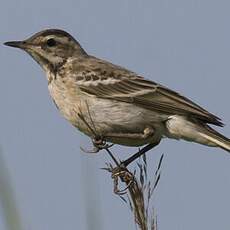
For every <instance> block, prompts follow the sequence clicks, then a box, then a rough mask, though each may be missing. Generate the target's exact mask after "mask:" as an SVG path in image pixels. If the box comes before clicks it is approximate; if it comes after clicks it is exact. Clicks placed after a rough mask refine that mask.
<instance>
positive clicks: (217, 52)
mask: <svg viewBox="0 0 230 230" xmlns="http://www.w3.org/2000/svg"><path fill="white" fill-rule="evenodd" d="M229 12H230V2H229V1H227V0H215V1H214V0H151V1H150V0H149V1H141V0H139V1H138V0H116V1H108V0H101V1H99V0H98V1H93V0H92V1H89V0H72V1H71V0H66V1H47V0H39V1H31V0H1V8H0V28H1V34H0V41H1V43H2V42H4V41H7V40H16V39H24V38H26V37H28V36H29V35H32V34H33V33H34V32H37V31H39V30H42V29H44V28H51V27H55V28H62V29H65V30H67V31H69V32H70V33H71V34H72V35H73V36H74V37H76V39H77V40H79V42H80V43H81V44H82V46H83V47H84V48H85V49H86V50H87V51H88V52H89V53H90V54H93V55H95V56H98V57H101V58H104V59H107V60H110V61H112V62H114V63H116V64H119V65H122V66H125V67H127V68H129V69H131V70H133V71H136V72H138V73H140V74H142V75H143V76H145V77H146V78H149V79H152V80H154V81H157V82H160V83H162V84H164V85H166V86H168V87H170V88H172V89H175V90H177V91H179V92H180V93H182V94H184V95H186V96H188V97H190V98H191V99H193V100H194V101H195V102H198V103H199V104H200V105H202V106H204V107H205V108H207V109H208V110H209V111H211V112H213V113H215V114H216V115H218V116H220V117H222V118H223V120H224V122H225V123H226V124H227V125H226V126H225V128H224V129H222V130H221V131H222V133H224V134H225V135H227V136H230V106H229V97H230V92H229V86H230V65H229V62H230V29H229V22H230V14H229ZM0 60H1V82H0V105H1V119H0V145H1V146H2V148H3V151H4V156H5V160H6V163H7V166H8V168H9V172H10V175H11V178H12V186H13V188H14V190H15V195H16V199H17V202H18V206H19V210H20V212H21V215H22V220H23V223H24V227H25V229H26V230H27V229H28V230H30V229H33V230H41V229H42V230H51V229H55V230H63V229H68V230H75V229H81V230H85V229H96V230H97V229H110V230H115V229H128V230H129V229H130V230H132V229H135V227H134V224H133V219H132V216H131V214H130V211H129V210H128V208H126V207H125V205H124V203H123V202H121V201H120V200H119V198H117V197H116V196H115V195H113V194H112V181H111V179H110V177H109V175H108V174H106V173H105V172H104V171H102V170H99V168H100V167H104V162H105V161H107V160H108V157H107V156H106V155H105V154H104V153H100V154H98V155H95V156H90V155H87V154H84V153H82V152H81V151H80V149H79V146H80V145H82V146H86V147H87V146H88V147H89V146H90V144H89V139H88V138H87V137H85V136H83V135H82V134H80V133H79V132H78V131H77V130H75V129H74V128H73V127H71V125H69V124H68V123H67V122H66V121H65V120H64V119H63V118H62V117H61V116H60V115H59V113H58V111H57V110H56V108H55V106H54V105H53V103H52V101H51V99H50V97H49V95H48V91H47V82H46V79H45V77H44V73H43V72H42V70H41V69H40V67H39V66H38V65H37V64H36V63H35V62H34V61H33V60H32V59H31V58H30V57H29V56H28V55H26V54H25V53H23V52H19V50H14V49H10V48H7V47H4V46H3V45H1V46H0ZM135 150H136V149H134V148H133V149H131V148H130V149H127V148H119V149H118V150H117V151H118V152H120V153H122V152H124V151H125V152H126V153H128V152H134V151H135ZM161 153H165V159H164V162H163V165H162V166H163V167H162V172H163V174H162V178H161V181H160V184H159V187H158V189H157V193H156V197H155V207H156V211H157V215H158V223H159V230H168V229H173V230H174V229H175V230H185V229H186V230H193V229H196V230H204V229H209V230H216V229H221V230H228V229H229V228H230V218H229V217H230V199H229V196H230V155H228V154H227V153H226V152H224V151H223V150H221V149H213V148H207V147H204V146H201V145H197V144H192V143H186V142H182V141H181V142H178V141H173V140H163V141H162V143H161V145H160V146H159V147H157V148H156V149H155V150H154V151H151V152H150V153H149V154H148V155H149V158H148V160H149V164H150V165H151V166H150V167H152V170H153V171H154V169H155V167H156V164H157V161H158V160H159V157H160V155H161ZM127 156H128V155H127V154H120V157H122V158H125V157H127ZM86 181H88V182H90V181H91V182H90V183H86ZM0 213H2V212H0ZM2 221H3V218H1V221H0V228H1V230H2V229H3V230H5V229H4V227H3V222H2Z"/></svg>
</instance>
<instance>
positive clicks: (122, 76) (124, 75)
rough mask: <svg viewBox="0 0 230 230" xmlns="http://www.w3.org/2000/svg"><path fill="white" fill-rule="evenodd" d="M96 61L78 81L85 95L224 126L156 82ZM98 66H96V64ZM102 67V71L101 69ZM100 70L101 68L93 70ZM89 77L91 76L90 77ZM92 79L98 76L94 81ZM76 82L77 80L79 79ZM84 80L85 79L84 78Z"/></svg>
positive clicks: (199, 108)
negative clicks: (91, 76) (92, 76)
mask: <svg viewBox="0 0 230 230" xmlns="http://www.w3.org/2000/svg"><path fill="white" fill-rule="evenodd" d="M97 60H99V59H95V58H94V59H93V61H91V62H93V64H92V65H91V67H90V65H87V67H85V68H87V73H84V72H82V73H81V76H83V79H85V80H81V81H77V83H76V84H77V87H79V88H80V90H81V91H82V92H83V93H86V94H90V95H93V96H95V97H99V98H105V99H112V100H117V101H123V102H127V103H133V104H135V105H137V106H140V107H143V108H146V109H148V110H152V111H158V112H161V113H164V114H168V115H174V114H179V115H184V116H187V117H190V118H191V119H199V120H200V121H202V122H205V123H210V124H214V125H218V126H223V123H222V122H221V120H220V118H218V117H217V116H215V115H213V114H211V113H209V112H208V111H207V110H205V109H203V108H202V107H200V106H199V105H197V104H195V103H194V102H192V101H191V100H189V99H188V98H186V97H184V96H182V95H180V94H178V93H177V92H175V91H173V90H170V89H168V88H166V87H164V86H162V85H159V84H157V83H155V82H153V81H150V80H146V79H144V78H143V77H140V76H138V75H137V74H135V73H133V72H131V71H129V70H126V69H123V68H122V67H119V66H115V65H113V64H111V63H107V62H104V61H97ZM94 62H95V63H94ZM100 65H101V68H99V67H98V66H100ZM93 66H97V68H96V69H95V68H93ZM86 75H87V76H86ZM90 75H94V76H95V75H96V76H97V77H98V78H97V79H96V80H93V79H92V78H91V80H90V81H89V80H88V79H90V77H89V76H90ZM75 79H77V77H76V76H75ZM81 79H82V78H81Z"/></svg>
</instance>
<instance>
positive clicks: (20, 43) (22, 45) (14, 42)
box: [4, 41, 28, 49]
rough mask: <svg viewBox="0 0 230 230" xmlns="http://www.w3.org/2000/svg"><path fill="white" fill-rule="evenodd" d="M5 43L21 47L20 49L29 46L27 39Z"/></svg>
mask: <svg viewBox="0 0 230 230" xmlns="http://www.w3.org/2000/svg"><path fill="white" fill-rule="evenodd" d="M4 45H6V46H11V47H15V48H20V49H25V48H27V46H28V44H27V42H25V41H10V42H5V43H4Z"/></svg>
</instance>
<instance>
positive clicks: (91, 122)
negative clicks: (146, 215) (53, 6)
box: [4, 29, 230, 165]
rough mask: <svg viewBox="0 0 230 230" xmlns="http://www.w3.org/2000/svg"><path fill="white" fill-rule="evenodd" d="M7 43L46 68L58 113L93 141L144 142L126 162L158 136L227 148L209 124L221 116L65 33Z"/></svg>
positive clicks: (49, 32)
mask: <svg viewBox="0 0 230 230" xmlns="http://www.w3.org/2000/svg"><path fill="white" fill-rule="evenodd" d="M4 44H5V45H7V46H11V47H16V48H20V49H22V50H24V51H26V52H27V53H28V54H29V55H30V56H32V58H33V59H34V60H35V61H36V62H37V63H38V64H39V65H40V66H41V67H42V69H43V70H44V71H45V73H46V78H47V81H48V90H49V93H50V95H51V98H52V99H53V101H54V103H55V105H56V107H57V108H58V110H59V111H60V112H61V114H62V115H63V116H64V117H65V118H66V119H67V120H68V121H69V122H70V123H71V124H72V125H73V126H74V127H76V128H77V129H79V130H80V131H81V132H82V133H84V134H85V135H87V136H89V137H90V138H91V139H92V140H93V144H94V146H95V147H96V151H99V150H101V149H103V147H105V148H106V147H108V145H107V144H105V143H112V144H119V145H125V146H134V147H140V146H144V147H143V148H142V149H141V150H140V151H138V152H137V153H136V154H134V155H133V156H131V157H129V158H128V159H127V160H126V161H123V162H125V165H128V164H129V163H131V162H132V161H133V160H135V159H136V158H137V157H139V156H140V155H141V154H143V153H145V152H147V151H148V150H150V149H152V148H153V147H155V146H156V145H158V144H159V143H160V141H161V139H162V138H172V139H177V140H179V139H183V140H186V141H191V142H196V143H199V144H203V145H207V146H212V147H220V148H222V149H224V150H226V151H228V152H230V139H229V138H227V137H225V136H224V135H222V134H220V133H219V132H217V131H216V130H214V128H212V127H211V125H216V126H223V123H222V121H221V119H220V118H218V117H217V116H215V115H214V114H212V113H210V112H208V111H207V110H206V109H204V108H202V107H201V106H199V105H198V104H196V103H194V102H193V101H191V100H190V99H188V98H186V97H184V96H182V95H181V94H179V93H177V92H176V91H173V90H171V89H169V88H167V87H165V86H163V85H161V84H158V83H156V82H153V81H151V80H148V79H146V78H144V77H143V76H140V75H139V74H137V73H135V72H133V71H130V70H128V69H126V68H124V67H121V66H119V65H115V64H113V63H111V62H108V61H106V60H102V59H100V58H97V57H94V56H92V55H90V54H88V53H87V52H86V51H85V50H84V49H83V48H82V46H81V45H80V43H79V42H78V41H77V40H76V39H75V38H74V37H73V36H72V35H70V34H69V33H68V32H66V31H64V30H60V29H45V30H43V31H40V32H38V33H36V34H34V35H32V36H31V37H29V38H28V39H26V40H22V41H10V42H5V43H4Z"/></svg>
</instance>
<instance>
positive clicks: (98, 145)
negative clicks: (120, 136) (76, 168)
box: [80, 137, 113, 153]
mask: <svg viewBox="0 0 230 230" xmlns="http://www.w3.org/2000/svg"><path fill="white" fill-rule="evenodd" d="M92 142H93V145H94V147H93V148H92V149H89V150H87V149H84V148H83V147H80V149H81V150H82V151H83V152H85V153H98V152H99V151H100V150H103V149H109V148H110V147H112V146H113V144H108V143H107V142H106V141H105V140H104V139H103V138H102V137H95V138H93V139H92Z"/></svg>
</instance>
